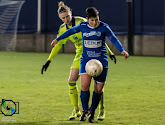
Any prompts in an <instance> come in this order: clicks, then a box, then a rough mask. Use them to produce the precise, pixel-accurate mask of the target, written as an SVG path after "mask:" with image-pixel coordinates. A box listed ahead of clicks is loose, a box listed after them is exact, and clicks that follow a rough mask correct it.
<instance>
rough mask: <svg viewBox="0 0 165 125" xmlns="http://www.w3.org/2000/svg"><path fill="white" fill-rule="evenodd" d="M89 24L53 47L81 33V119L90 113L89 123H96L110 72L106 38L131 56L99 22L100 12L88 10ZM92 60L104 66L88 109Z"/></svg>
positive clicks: (56, 40) (72, 29) (95, 80)
mask: <svg viewBox="0 0 165 125" xmlns="http://www.w3.org/2000/svg"><path fill="white" fill-rule="evenodd" d="M86 18H87V22H81V23H80V24H78V25H76V26H74V27H72V28H71V29H69V30H67V31H66V32H65V33H63V34H62V35H61V36H59V37H58V38H56V39H55V40H53V41H52V43H51V45H52V46H54V45H56V44H57V43H58V41H59V42H60V40H62V39H64V38H66V37H68V36H70V35H72V34H75V33H78V32H80V31H81V33H82V37H83V53H82V57H81V61H80V79H81V96H80V97H81V103H82V108H83V113H82V115H81V117H80V121H85V120H86V116H87V115H88V112H90V113H89V118H88V120H89V122H91V123H93V122H94V113H95V109H96V108H97V106H98V104H99V101H100V99H101V96H102V89H103V86H104V84H105V82H106V77H107V72H108V59H107V53H106V48H105V38H106V36H107V37H108V38H109V40H110V41H111V42H112V43H113V44H114V45H115V46H116V48H117V49H118V50H119V51H120V52H121V54H123V55H124V56H125V59H127V58H128V57H129V54H128V53H127V52H126V51H125V50H124V48H123V46H122V45H121V43H120V41H119V40H118V39H117V37H116V36H115V35H114V33H113V32H112V30H111V29H110V27H109V26H108V25H107V24H106V23H104V22H101V21H99V12H98V10H97V9H96V8H94V7H89V8H87V9H86ZM91 59H97V60H99V61H100V62H101V63H102V64H103V71H102V73H101V74H100V75H99V76H97V77H93V79H94V91H93V97H92V104H91V106H90V108H89V107H88V102H89V96H90V92H89V88H90V84H91V79H92V77H91V76H89V75H88V74H87V73H86V71H85V65H86V63H87V62H88V61H89V60H91Z"/></svg>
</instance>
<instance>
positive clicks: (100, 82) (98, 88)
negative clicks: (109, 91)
mask: <svg viewBox="0 0 165 125" xmlns="http://www.w3.org/2000/svg"><path fill="white" fill-rule="evenodd" d="M107 73H108V69H107V68H103V71H102V73H101V74H100V75H99V76H98V77H94V92H93V97H92V104H91V107H90V116H89V119H88V120H89V122H92V123H93V122H94V114H95V110H96V108H97V106H98V104H99V102H100V100H101V97H102V89H103V87H104V83H105V81H106V77H107Z"/></svg>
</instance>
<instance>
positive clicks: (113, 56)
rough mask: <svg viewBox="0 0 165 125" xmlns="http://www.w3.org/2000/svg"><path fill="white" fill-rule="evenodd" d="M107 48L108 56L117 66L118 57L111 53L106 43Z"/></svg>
mask: <svg viewBox="0 0 165 125" xmlns="http://www.w3.org/2000/svg"><path fill="white" fill-rule="evenodd" d="M105 47H106V50H107V55H108V56H109V57H110V59H111V60H114V63H115V64H116V57H115V55H114V53H113V52H112V51H111V49H110V48H109V47H108V45H107V44H106V43H105Z"/></svg>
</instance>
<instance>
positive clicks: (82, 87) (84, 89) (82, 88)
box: [81, 85, 89, 91]
mask: <svg viewBox="0 0 165 125" xmlns="http://www.w3.org/2000/svg"><path fill="white" fill-rule="evenodd" d="M81 90H82V91H88V90H89V86H86V85H81Z"/></svg>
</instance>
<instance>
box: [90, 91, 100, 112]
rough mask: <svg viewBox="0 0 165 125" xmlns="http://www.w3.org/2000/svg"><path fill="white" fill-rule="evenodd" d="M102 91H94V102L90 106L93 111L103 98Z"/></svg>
mask: <svg viewBox="0 0 165 125" xmlns="http://www.w3.org/2000/svg"><path fill="white" fill-rule="evenodd" d="M101 96H102V93H100V94H98V93H96V92H95V91H93V97H92V104H91V107H90V110H91V111H95V109H96V108H97V106H98V104H99V101H100V99H101Z"/></svg>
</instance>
